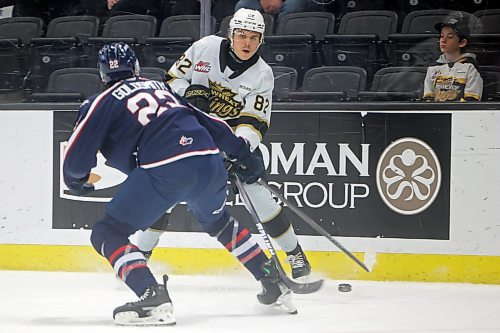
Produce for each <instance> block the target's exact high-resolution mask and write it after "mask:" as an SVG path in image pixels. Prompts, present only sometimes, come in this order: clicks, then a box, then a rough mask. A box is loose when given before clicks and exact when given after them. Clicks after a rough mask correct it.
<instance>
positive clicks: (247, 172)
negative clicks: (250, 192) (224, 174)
mask: <svg viewBox="0 0 500 333" xmlns="http://www.w3.org/2000/svg"><path fill="white" fill-rule="evenodd" d="M237 165H238V167H237V168H236V170H235V173H236V174H237V175H238V176H239V177H240V179H241V181H242V182H244V183H247V184H253V183H255V182H256V181H258V180H259V179H260V178H261V177H262V176H263V175H264V172H265V170H266V168H265V166H264V158H263V157H262V153H261V151H260V149H259V148H257V149H255V150H254V151H253V152H251V151H250V144H249V143H247V145H246V149H245V150H244V152H243V153H242V154H240V156H238V157H237Z"/></svg>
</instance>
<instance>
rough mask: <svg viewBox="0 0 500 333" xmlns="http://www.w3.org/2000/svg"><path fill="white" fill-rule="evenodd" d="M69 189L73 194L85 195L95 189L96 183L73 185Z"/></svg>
mask: <svg viewBox="0 0 500 333" xmlns="http://www.w3.org/2000/svg"><path fill="white" fill-rule="evenodd" d="M68 188H69V191H70V192H71V194H73V195H78V196H84V195H87V194H89V193H92V192H94V191H95V188H94V185H93V184H89V183H84V184H82V185H81V186H71V187H69V186H68Z"/></svg>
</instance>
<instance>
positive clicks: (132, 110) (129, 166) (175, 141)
mask: <svg viewBox="0 0 500 333" xmlns="http://www.w3.org/2000/svg"><path fill="white" fill-rule="evenodd" d="M219 148H220V150H222V151H225V152H226V153H227V154H229V155H232V156H239V155H240V153H242V152H243V151H244V149H245V148H246V142H245V140H244V139H243V138H240V137H236V136H235V135H234V133H233V131H232V129H231V128H230V127H229V126H228V125H227V124H226V123H225V122H224V121H222V120H220V119H217V118H215V117H211V116H209V115H207V114H205V113H203V112H201V111H199V110H197V109H195V108H193V107H191V106H190V105H188V104H187V103H186V102H185V101H184V100H183V99H182V98H181V97H179V96H178V95H177V94H175V93H174V92H173V91H172V90H171V89H170V87H169V86H168V85H167V84H166V83H164V82H159V81H151V80H146V79H142V78H132V79H128V80H123V81H121V82H118V83H116V84H114V85H113V86H112V87H110V88H108V89H107V90H106V91H104V92H102V93H101V94H99V95H95V96H93V97H91V98H90V99H89V100H88V101H85V102H84V103H83V104H82V105H81V106H80V109H79V113H78V118H77V121H76V124H75V127H74V128H73V132H72V134H71V136H70V138H69V140H68V145H67V149H66V151H65V154H64V164H63V175H64V182H65V183H66V185H67V186H68V188H69V189H70V190H79V189H81V188H82V187H83V186H84V184H85V183H86V181H87V179H88V176H89V173H90V170H91V169H92V168H93V167H95V166H96V163H97V157H96V155H97V152H98V151H100V152H101V153H102V154H103V156H104V157H105V158H106V164H108V165H109V166H111V167H114V168H116V169H118V170H120V171H122V172H124V173H126V174H128V173H130V172H131V171H132V170H133V169H134V168H136V167H137V166H140V167H142V168H152V167H156V166H160V165H164V164H168V163H172V162H174V161H177V160H180V159H183V158H188V157H191V156H198V155H209V154H218V153H219Z"/></svg>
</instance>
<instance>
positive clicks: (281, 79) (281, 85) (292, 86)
mask: <svg viewBox="0 0 500 333" xmlns="http://www.w3.org/2000/svg"><path fill="white" fill-rule="evenodd" d="M271 68H272V69H273V74H274V90H273V97H274V98H275V99H276V100H278V101H279V100H282V99H287V98H288V94H289V93H290V92H292V91H295V90H297V76H298V75H297V70H296V69H295V68H291V67H285V66H273V67H271Z"/></svg>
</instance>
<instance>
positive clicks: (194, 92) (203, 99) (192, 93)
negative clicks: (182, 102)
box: [184, 84, 210, 113]
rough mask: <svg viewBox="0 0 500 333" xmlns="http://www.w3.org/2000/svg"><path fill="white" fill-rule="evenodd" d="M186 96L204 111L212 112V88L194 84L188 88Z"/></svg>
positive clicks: (191, 102)
mask: <svg viewBox="0 0 500 333" xmlns="http://www.w3.org/2000/svg"><path fill="white" fill-rule="evenodd" d="M184 98H185V99H186V100H187V101H188V102H189V103H190V104H192V105H194V106H196V107H197V108H198V109H200V110H201V111H203V112H206V113H209V112H210V89H209V88H207V87H205V86H204V85H201V84H192V85H190V86H189V87H187V88H186V91H185V92H184Z"/></svg>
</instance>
